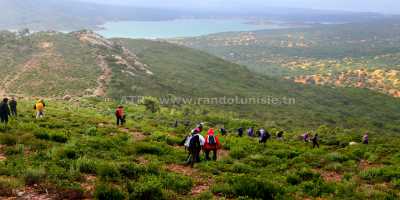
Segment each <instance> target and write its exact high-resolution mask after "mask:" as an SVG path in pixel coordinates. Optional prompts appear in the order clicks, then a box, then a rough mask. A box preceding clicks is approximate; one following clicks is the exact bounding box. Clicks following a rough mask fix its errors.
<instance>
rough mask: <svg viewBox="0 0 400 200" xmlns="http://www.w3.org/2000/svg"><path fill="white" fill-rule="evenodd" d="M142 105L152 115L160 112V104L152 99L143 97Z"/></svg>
mask: <svg viewBox="0 0 400 200" xmlns="http://www.w3.org/2000/svg"><path fill="white" fill-rule="evenodd" d="M142 104H143V105H144V106H145V107H146V110H148V111H150V112H152V113H156V112H158V111H160V102H159V101H158V100H157V99H156V98H154V97H145V98H144V99H143V102H142Z"/></svg>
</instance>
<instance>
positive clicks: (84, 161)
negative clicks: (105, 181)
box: [76, 157, 97, 174]
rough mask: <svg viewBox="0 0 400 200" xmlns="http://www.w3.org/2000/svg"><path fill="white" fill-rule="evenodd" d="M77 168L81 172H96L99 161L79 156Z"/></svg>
mask: <svg viewBox="0 0 400 200" xmlns="http://www.w3.org/2000/svg"><path fill="white" fill-rule="evenodd" d="M76 165H77V168H78V169H79V171H80V172H82V173H86V174H95V173H96V171H97V162H96V161H95V160H92V159H88V158H86V157H83V158H79V159H78V160H77V161H76Z"/></svg>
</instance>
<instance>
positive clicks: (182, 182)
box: [161, 173, 193, 194]
mask: <svg viewBox="0 0 400 200" xmlns="http://www.w3.org/2000/svg"><path fill="white" fill-rule="evenodd" d="M161 183H162V184H163V185H164V188H167V189H170V190H173V191H175V192H177V193H179V194H186V193H188V192H190V190H191V189H192V186H193V182H192V180H191V179H190V178H189V177H187V176H183V175H180V174H175V173H165V174H163V175H162V179H161Z"/></svg>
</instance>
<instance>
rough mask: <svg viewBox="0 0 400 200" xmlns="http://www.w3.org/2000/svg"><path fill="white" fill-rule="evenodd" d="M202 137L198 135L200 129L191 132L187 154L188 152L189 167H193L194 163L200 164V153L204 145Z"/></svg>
mask: <svg viewBox="0 0 400 200" xmlns="http://www.w3.org/2000/svg"><path fill="white" fill-rule="evenodd" d="M204 142H205V140H204V137H203V136H202V135H200V129H199V128H196V129H194V131H193V135H192V137H191V138H190V141H189V152H190V162H189V164H190V166H191V167H193V166H194V163H195V162H200V151H201V148H202V146H203V145H204Z"/></svg>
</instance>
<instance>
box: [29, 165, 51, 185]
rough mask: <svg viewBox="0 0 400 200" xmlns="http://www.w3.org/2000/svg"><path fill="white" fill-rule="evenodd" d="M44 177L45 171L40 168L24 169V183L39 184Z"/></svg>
mask: <svg viewBox="0 0 400 200" xmlns="http://www.w3.org/2000/svg"><path fill="white" fill-rule="evenodd" d="M45 178H46V172H45V170H44V169H42V168H30V169H27V170H26V171H25V175H24V180H25V184H26V185H34V184H39V183H40V182H42V181H43V180H44V179H45Z"/></svg>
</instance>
